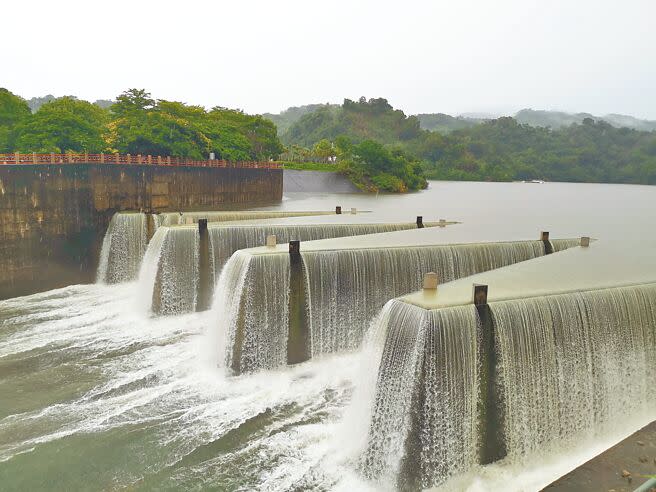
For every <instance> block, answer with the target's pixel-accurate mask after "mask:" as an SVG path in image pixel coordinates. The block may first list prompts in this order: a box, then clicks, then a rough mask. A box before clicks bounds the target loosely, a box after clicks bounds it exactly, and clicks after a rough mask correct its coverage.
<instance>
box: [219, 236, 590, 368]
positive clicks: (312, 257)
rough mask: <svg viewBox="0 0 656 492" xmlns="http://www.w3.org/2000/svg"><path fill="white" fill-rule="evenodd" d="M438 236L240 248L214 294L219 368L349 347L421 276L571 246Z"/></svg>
mask: <svg viewBox="0 0 656 492" xmlns="http://www.w3.org/2000/svg"><path fill="white" fill-rule="evenodd" d="M442 236H443V234H442V232H441V230H440V229H439V228H437V229H436V228H429V229H415V230H408V231H398V232H388V233H381V234H372V235H366V236H358V237H346V238H340V239H326V240H317V241H309V242H300V243H299V242H298V241H297V242H294V243H289V244H284V245H277V246H276V247H260V248H252V249H244V250H240V251H238V252H237V253H235V254H234V255H233V256H232V258H231V259H230V260H229V261H228V263H227V264H226V266H225V268H224V269H223V272H222V273H221V276H220V278H219V279H218V283H217V286H216V289H215V296H214V305H215V308H214V310H215V311H216V318H217V323H218V324H219V327H220V330H221V338H222V342H221V345H220V347H219V353H220V354H221V353H224V359H225V362H224V363H225V366H226V367H228V368H231V369H232V370H233V371H235V372H236V373H240V372H244V371H246V372H248V371H253V370H262V369H271V368H274V367H278V366H280V365H284V364H286V363H296V362H302V361H304V360H307V359H309V358H312V357H318V356H321V355H325V354H330V353H336V352H341V351H348V350H355V349H357V348H358V347H359V346H360V344H361V342H362V339H363V337H364V334H365V332H366V330H367V328H368V326H369V323H370V322H371V320H372V319H373V317H374V316H375V315H376V313H377V312H378V311H379V310H380V308H381V307H382V306H383V304H384V303H385V302H386V301H387V300H388V299H390V298H393V297H396V296H398V295H402V294H405V293H410V292H412V291H413V290H415V289H416V288H417V287H418V286H419V282H420V279H421V276H422V275H423V274H424V273H427V272H429V271H431V270H434V271H438V272H439V274H440V276H441V277H442V278H444V279H449V280H452V279H457V278H460V277H464V276H468V275H472V274H475V273H479V272H483V271H486V270H491V269H494V268H499V267H502V266H506V265H510V264H513V263H517V262H522V261H526V260H529V259H532V258H536V257H539V256H543V255H545V254H547V253H551V252H554V251H555V252H558V251H560V250H562V249H566V248H568V247H572V246H574V245H575V244H577V243H578V240H573V239H560V240H552V241H549V240H534V241H527V240H524V241H510V242H485V243H477V244H457V243H456V244H449V243H448V241H445V238H444V237H442ZM274 286H275V287H274ZM272 327H276V329H275V331H274V330H272Z"/></svg>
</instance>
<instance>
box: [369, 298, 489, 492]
mask: <svg viewBox="0 0 656 492" xmlns="http://www.w3.org/2000/svg"><path fill="white" fill-rule="evenodd" d="M376 329H378V330H382V331H383V332H384V333H385V335H384V336H383V337H382V338H383V339H384V346H383V349H382V353H381V362H380V364H379V368H380V369H379V372H378V382H377V387H376V393H375V396H374V404H373V407H372V416H371V423H370V426H369V437H368V441H367V446H366V449H365V451H364V453H363V454H362V459H361V469H362V472H363V474H364V475H365V476H366V477H368V478H369V479H372V480H374V481H377V482H381V483H388V484H389V483H397V485H398V486H399V487H400V488H401V489H406V488H411V489H416V488H418V487H429V486H431V485H432V484H435V483H437V482H439V481H441V480H443V479H444V478H445V477H448V476H450V475H453V474H455V473H457V472H459V471H461V470H463V469H466V468H467V467H468V466H471V465H472V464H473V463H475V461H476V454H477V447H476V439H477V435H476V429H477V421H476V419H477V413H476V404H477V397H478V363H477V356H476V354H477V315H476V310H475V309H474V308H473V306H465V307H458V308H454V309H450V310H444V311H426V310H421V309H417V308H415V307H414V306H410V305H408V304H405V303H403V302H400V301H396V300H392V301H390V302H389V303H388V304H386V306H385V308H384V309H383V313H382V314H381V317H380V321H379V326H378V327H377V328H376ZM373 338H374V339H376V340H380V339H381V337H380V336H377V337H373Z"/></svg>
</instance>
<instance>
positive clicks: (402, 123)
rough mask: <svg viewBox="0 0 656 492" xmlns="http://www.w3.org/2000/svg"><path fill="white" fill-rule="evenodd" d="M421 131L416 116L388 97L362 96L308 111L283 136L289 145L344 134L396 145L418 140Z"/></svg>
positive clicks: (353, 137)
mask: <svg viewBox="0 0 656 492" xmlns="http://www.w3.org/2000/svg"><path fill="white" fill-rule="evenodd" d="M421 133H422V130H421V128H420V125H419V120H418V119H417V117H416V116H406V115H405V113H404V112H403V111H401V110H399V109H394V108H393V107H392V106H391V105H390V104H389V103H388V102H387V99H383V98H372V99H369V100H367V99H366V98H364V97H361V98H360V99H359V100H358V101H352V100H350V99H344V104H342V105H341V106H337V105H322V106H321V107H319V108H317V109H315V110H314V111H309V112H306V113H305V114H304V115H303V116H301V117H300V118H299V119H298V120H297V121H296V122H295V123H293V124H292V125H291V126H290V127H289V128H288V129H287V130H286V131H284V132H283V133H282V134H281V137H280V138H281V140H282V141H283V143H285V144H288V145H289V144H295V145H301V146H303V147H312V146H313V145H314V144H315V143H317V142H318V141H320V140H322V139H327V140H329V141H334V140H335V139H336V138H337V137H339V136H341V135H347V136H348V137H349V138H350V139H351V140H352V141H353V142H354V143H359V142H362V141H363V140H368V139H372V140H377V141H379V142H383V143H386V144H394V143H400V142H404V141H408V140H412V139H415V138H417V137H419V136H420V135H421Z"/></svg>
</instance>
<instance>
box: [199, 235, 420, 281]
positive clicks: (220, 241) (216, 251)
mask: <svg viewBox="0 0 656 492" xmlns="http://www.w3.org/2000/svg"><path fill="white" fill-rule="evenodd" d="M416 228H417V225H416V224H414V223H397V224H257V225H234V226H216V227H209V228H208V231H209V235H210V248H211V258H212V261H213V270H214V278H215V279H218V277H219V274H220V273H221V269H222V268H223V266H224V265H225V263H226V262H227V261H228V258H230V256H232V254H233V253H234V252H235V251H237V250H240V249H246V248H254V247H257V246H263V245H264V244H265V242H266V237H267V236H269V235H275V236H276V241H277V242H278V243H288V242H289V241H290V240H299V241H311V240H316V239H328V238H334V237H345V236H360V235H364V234H376V233H381V232H393V231H400V230H407V229H416Z"/></svg>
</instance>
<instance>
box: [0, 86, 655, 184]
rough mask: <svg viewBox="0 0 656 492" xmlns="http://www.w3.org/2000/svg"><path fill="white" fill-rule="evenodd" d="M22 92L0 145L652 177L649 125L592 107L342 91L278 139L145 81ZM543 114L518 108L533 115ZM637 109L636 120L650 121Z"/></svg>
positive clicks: (420, 171)
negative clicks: (122, 88)
mask: <svg viewBox="0 0 656 492" xmlns="http://www.w3.org/2000/svg"><path fill="white" fill-rule="evenodd" d="M37 99H38V100H37ZM31 102H32V103H33V104H32V106H33V108H34V107H36V110H33V108H30V105H29V104H28V102H27V101H25V100H23V99H22V98H20V97H18V96H15V95H14V94H12V93H11V92H9V91H8V90H6V89H0V153H2V152H15V151H19V152H68V151H72V152H91V153H93V152H121V153H131V154H152V155H171V156H179V157H188V158H195V159H203V158H207V156H208V155H209V153H210V152H214V153H215V155H216V157H217V158H220V159H226V160H233V161H236V160H251V159H282V160H289V161H295V162H298V161H314V162H315V163H316V162H317V161H320V162H322V163H323V164H316V165H317V166H324V167H323V168H324V169H326V168H330V169H335V170H337V171H339V172H342V173H343V174H345V175H347V176H349V177H350V178H351V179H352V180H353V182H354V183H356V185H358V186H359V187H360V188H362V189H365V190H368V191H394V192H403V191H409V190H417V189H421V188H423V187H425V186H426V178H430V179H446V180H486V181H509V180H524V179H545V180H550V181H574V182H610V183H643V184H656V131H639V130H635V129H630V128H617V127H616V126H613V125H611V124H610V123H609V122H607V121H605V120H595V119H594V118H591V117H583V119H582V120H581V121H580V122H578V120H577V119H574V120H573V121H572V122H570V123H568V124H567V125H555V124H554V125H545V126H542V125H535V124H527V123H522V122H521V121H518V120H517V119H516V118H510V117H502V118H497V119H490V120H476V119H475V118H466V119H465V118H463V119H458V118H452V117H450V116H448V115H420V116H419V117H417V116H406V115H405V114H404V113H403V111H400V110H398V109H394V108H393V107H392V106H391V105H390V104H389V103H388V101H387V100H385V99H383V98H376V99H369V100H367V99H365V98H360V99H359V100H357V101H352V100H349V99H345V100H344V103H343V104H342V105H340V106H338V105H330V104H324V105H316V106H313V107H309V106H305V107H302V108H294V110H293V111H292V110H290V111H289V112H288V113H287V114H286V118H287V120H286V121H285V123H284V124H285V125H289V127H288V129H287V130H286V131H285V132H283V134H282V137H281V140H282V141H283V142H284V143H285V147H283V145H282V144H281V142H280V140H279V138H278V134H277V129H276V125H275V124H274V123H273V122H272V121H270V120H268V119H267V118H264V117H263V116H252V115H247V114H244V113H243V112H241V111H237V110H231V109H226V108H221V107H214V108H212V109H211V110H209V111H208V110H206V109H204V108H202V107H200V106H190V105H186V104H183V103H180V102H174V101H165V100H156V99H154V98H152V97H151V95H150V94H149V93H147V92H146V91H144V90H138V89H130V90H128V91H126V92H124V93H123V94H121V95H119V96H118V97H117V98H116V100H115V101H114V102H111V101H97V102H96V103H93V104H92V103H89V102H87V101H82V100H79V99H76V98H75V97H70V96H67V97H60V98H53V97H51V96H46V97H45V98H34V99H33V100H32V101H31ZM519 116H520V114H518V117H519ZM581 116H584V114H579V115H576V118H579V117H581ZM616 116H617V115H616ZM552 117H553V114H547V115H545V114H542V113H540V112H532V113H531V112H523V113H522V114H521V118H522V119H523V120H525V119H526V118H532V119H533V123H536V119H538V120H539V119H540V118H542V120H540V121H544V120H545V118H547V119H548V118H552ZM421 118H429V119H430V118H432V119H431V122H432V123H433V124H435V125H440V124H441V125H443V126H444V125H446V126H449V129H448V132H446V131H445V132H438V131H429V130H426V129H424V128H422V124H421V121H420V119H421ZM618 118H619V117H618ZM621 118H624V119H626V118H627V117H621ZM636 121H638V122H640V121H642V123H641V124H643V125H647V126H645V127H646V128H648V124H649V123H650V122H645V121H643V120H636ZM634 123H635V122H634ZM616 124H617V123H616Z"/></svg>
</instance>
